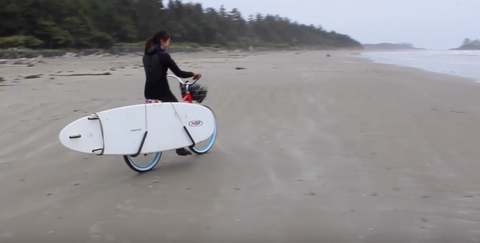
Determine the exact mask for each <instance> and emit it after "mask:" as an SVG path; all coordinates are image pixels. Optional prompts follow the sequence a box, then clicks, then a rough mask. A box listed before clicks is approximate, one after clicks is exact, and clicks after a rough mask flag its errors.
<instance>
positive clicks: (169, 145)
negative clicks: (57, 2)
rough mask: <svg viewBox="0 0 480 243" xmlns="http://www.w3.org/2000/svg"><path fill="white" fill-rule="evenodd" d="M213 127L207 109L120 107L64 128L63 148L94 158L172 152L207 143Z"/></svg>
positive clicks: (192, 106)
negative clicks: (202, 142) (93, 156)
mask: <svg viewBox="0 0 480 243" xmlns="http://www.w3.org/2000/svg"><path fill="white" fill-rule="evenodd" d="M215 126H216V121H215V115H214V114H213V112H212V111H211V110H210V109H208V108H207V107H205V106H203V105H200V104H192V103H170V102H165V103H149V104H138V105H130V106H122V107H117V108H113V109H109V110H104V111H100V112H97V113H94V114H92V115H89V116H85V117H82V118H79V119H77V120H75V121H73V122H71V123H70V124H68V125H67V126H65V127H64V128H63V129H62V130H61V132H60V134H59V139H60V142H61V143H62V145H63V146H65V147H67V148H69V149H71V150H74V151H77V152H82V153H93V154H97V155H136V154H139V153H140V154H147V153H154V152H160V151H166V150H173V149H177V148H181V147H186V146H190V145H193V144H194V143H198V142H201V141H204V140H206V139H208V138H209V137H210V136H211V135H212V134H213V132H214V130H215Z"/></svg>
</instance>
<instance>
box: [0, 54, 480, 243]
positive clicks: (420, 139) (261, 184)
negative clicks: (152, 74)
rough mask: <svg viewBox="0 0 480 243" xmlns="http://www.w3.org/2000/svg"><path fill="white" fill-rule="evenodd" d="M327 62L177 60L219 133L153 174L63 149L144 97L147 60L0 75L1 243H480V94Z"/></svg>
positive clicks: (167, 157) (402, 73) (287, 57)
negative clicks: (88, 123) (73, 127)
mask: <svg viewBox="0 0 480 243" xmlns="http://www.w3.org/2000/svg"><path fill="white" fill-rule="evenodd" d="M329 53H330V54H331V57H327V56H326V53H325V52H303V53H294V52H285V53H263V54H258V55H253V54H228V53H214V54H200V53H196V54H194V55H193V56H189V55H187V54H180V53H176V54H173V57H174V58H175V59H176V60H177V62H178V63H179V65H180V66H181V67H182V68H184V69H186V70H192V71H199V72H202V74H203V79H202V80H201V81H200V82H201V83H202V84H205V85H208V86H209V88H210V93H209V96H208V97H207V100H206V101H205V104H206V105H208V106H210V107H211V108H212V109H213V110H214V111H215V114H216V116H217V119H218V123H219V124H218V129H219V130H218V137H217V141H216V143H215V146H214V147H213V149H212V150H211V151H210V152H209V153H208V154H205V155H201V156H189V157H179V156H177V155H176V154H175V153H174V152H165V154H164V157H163V158H162V160H161V165H160V164H159V165H158V166H157V167H156V169H154V170H152V171H150V172H148V173H145V174H138V173H136V172H134V171H132V170H130V169H129V168H128V167H127V165H126V164H125V163H124V162H123V160H122V158H121V157H98V156H94V155H87V154H80V153H76V152H73V151H70V150H68V149H66V148H65V147H63V146H62V145H61V144H60V142H59V141H58V133H59V132H60V130H61V129H62V128H63V127H64V126H65V125H67V124H68V123H70V122H72V121H73V120H75V119H77V118H79V117H81V116H84V115H86V114H89V113H91V112H95V111H101V110H104V109H108V108H113V107H118V106H123V105H129V104H136V103H142V102H143V84H144V76H143V75H144V74H143V70H142V67H141V66H140V62H141V57H138V56H125V57H117V58H113V57H103V58H99V57H82V58H73V57H70V58H64V59H45V63H38V64H36V65H35V66H34V67H8V68H7V67H4V68H0V77H4V79H5V80H6V81H4V82H1V83H0V114H1V116H0V124H1V125H0V132H1V134H2V135H1V136H0V185H1V186H0V195H1V196H0V208H1V211H0V242H2V243H10V242H52V243H56V242H72V243H73V242H82V243H83V242H120V243H135V242H138V243H140V242H185V243H187V242H197V243H203V242H205V243H207V242H208V243H217V242H218V243H230V242H238V243H247V242H275V243H293V242H305V243H307V242H308V243H310V242H312V243H313V242H315V243H318V242H378V243H387V242H388V243H396V242H398V243H400V242H401V243H405V242H415V243H417V242H422V243H423V242H432V243H443V242H452V243H460V242H462V243H463V242H479V241H480V224H479V223H480V176H479V172H480V147H479V145H480V129H479V128H480V85H478V84H475V83H473V82H471V81H470V80H467V79H462V78H458V77H454V76H448V75H443V74H435V73H429V72H424V71H420V70H416V69H412V68H402V67H396V66H389V65H382V64H374V63H371V62H369V61H366V60H363V59H360V58H356V57H351V56H349V54H350V53H348V52H341V51H338V52H329ZM236 67H244V68H245V70H236ZM105 72H110V74H111V75H102V76H50V75H52V74H56V75H59V74H60V75H61V74H87V73H90V74H101V73H105ZM36 74H43V75H42V76H41V77H39V78H31V79H25V78H24V77H26V76H29V75H36ZM175 87H176V86H175ZM175 92H176V93H177V94H179V93H180V92H179V90H177V89H175Z"/></svg>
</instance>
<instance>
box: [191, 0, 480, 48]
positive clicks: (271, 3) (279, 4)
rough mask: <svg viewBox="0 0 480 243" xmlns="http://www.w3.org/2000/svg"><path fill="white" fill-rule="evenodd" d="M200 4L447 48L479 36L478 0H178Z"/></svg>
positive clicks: (364, 39)
mask: <svg viewBox="0 0 480 243" xmlns="http://www.w3.org/2000/svg"><path fill="white" fill-rule="evenodd" d="M182 2H198V3H201V4H202V5H203V6H204V7H205V8H206V7H213V8H215V9H218V8H219V7H220V6H221V5H224V6H225V8H226V9H227V10H231V9H232V8H237V9H238V10H239V11H240V12H241V13H242V15H243V16H244V17H247V16H248V15H250V14H257V13H261V14H278V15H280V16H283V17H288V18H290V19H291V20H295V21H298V22H299V23H302V24H314V25H321V26H322V27H323V28H324V29H326V30H328V31H331V30H333V31H335V32H339V33H342V34H347V35H349V36H350V37H352V38H354V39H356V40H357V41H359V42H361V43H363V44H365V43H382V42H388V43H400V42H408V43H412V44H413V45H414V46H415V47H420V48H427V49H435V50H442V49H450V48H455V47H458V46H460V45H461V43H462V42H463V40H464V39H465V38H470V39H480V0H182Z"/></svg>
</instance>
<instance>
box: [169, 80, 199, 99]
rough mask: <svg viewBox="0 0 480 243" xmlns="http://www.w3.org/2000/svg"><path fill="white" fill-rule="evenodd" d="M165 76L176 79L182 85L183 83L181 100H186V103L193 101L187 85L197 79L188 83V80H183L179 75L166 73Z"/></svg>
mask: <svg viewBox="0 0 480 243" xmlns="http://www.w3.org/2000/svg"><path fill="white" fill-rule="evenodd" d="M167 77H171V78H174V79H176V80H177V81H178V82H179V83H181V84H182V85H185V91H186V92H185V96H183V97H182V100H181V102H184V101H187V102H188V103H193V99H192V95H191V94H190V91H189V89H188V88H189V86H190V85H192V84H194V83H196V82H197V81H198V79H197V80H195V81H194V82H193V83H191V84H190V83H189V82H188V80H187V81H183V80H182V79H180V78H179V77H177V76H175V75H172V74H167Z"/></svg>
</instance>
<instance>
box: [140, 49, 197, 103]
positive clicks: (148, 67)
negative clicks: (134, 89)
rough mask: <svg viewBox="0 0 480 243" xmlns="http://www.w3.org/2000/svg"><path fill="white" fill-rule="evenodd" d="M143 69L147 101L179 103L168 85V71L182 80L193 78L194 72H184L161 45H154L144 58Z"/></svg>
mask: <svg viewBox="0 0 480 243" xmlns="http://www.w3.org/2000/svg"><path fill="white" fill-rule="evenodd" d="M143 68H144V69H145V76H146V81H145V91H144V95H145V99H156V100H161V101H162V102H178V100H177V98H176V97H175V95H173V93H172V91H171V90H170V86H169V84H168V79H167V71H168V69H170V70H172V72H173V73H174V74H175V75H176V76H178V77H180V78H191V77H193V73H192V72H185V71H182V70H181V69H180V68H179V67H178V66H177V64H176V63H175V61H174V60H173V59H172V58H171V57H170V54H168V53H167V52H165V51H164V50H163V49H162V48H161V47H160V46H159V45H153V46H152V47H151V48H150V50H148V52H147V54H146V55H144V56H143Z"/></svg>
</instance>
